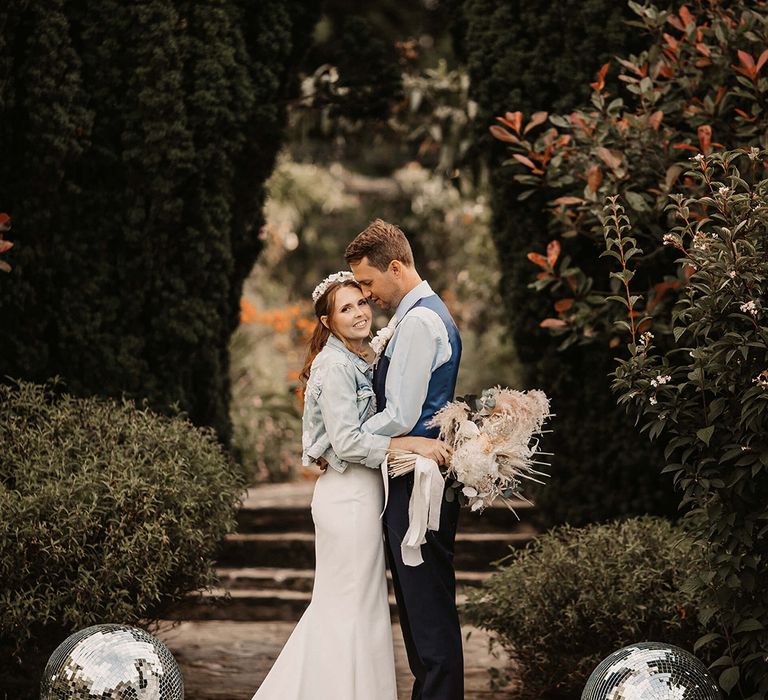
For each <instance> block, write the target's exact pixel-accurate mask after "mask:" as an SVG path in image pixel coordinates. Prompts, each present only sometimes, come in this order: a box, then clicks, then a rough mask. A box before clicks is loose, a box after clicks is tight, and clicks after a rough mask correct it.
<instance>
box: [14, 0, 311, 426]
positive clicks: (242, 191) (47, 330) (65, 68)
mask: <svg viewBox="0 0 768 700" xmlns="http://www.w3.org/2000/svg"><path fill="white" fill-rule="evenodd" d="M318 5H319V1H315V0H313V1H310V2H305V1H302V0H210V1H207V2H198V1H194V2H193V1H192V0H186V1H185V0H145V1H144V2H135V3H134V2H131V3H125V2H120V1H119V0H83V1H80V2H74V1H70V0H40V2H28V1H27V0H10V2H8V3H3V4H2V7H0V154H2V155H1V156H0V209H2V210H3V211H7V212H8V213H10V214H11V216H12V219H13V223H14V237H13V238H14V240H15V242H16V246H15V248H14V249H13V251H11V253H12V255H11V254H9V255H8V256H7V257H8V259H9V262H11V264H12V265H13V266H14V271H13V273H11V274H9V275H3V276H2V277H1V278H0V319H1V321H0V377H1V376H4V375H8V376H11V377H15V378H23V379H30V380H34V381H43V380H45V379H47V378H48V377H50V376H53V375H56V374H58V375H60V376H62V377H63V378H64V379H65V380H66V383H67V386H68V388H69V389H70V390H71V391H72V392H74V393H77V394H101V395H112V396H119V395H126V396H128V397H130V398H135V399H146V400H147V401H148V403H149V405H150V406H152V407H154V408H157V409H161V410H163V409H167V408H168V407H169V406H171V405H173V404H177V405H178V407H180V408H181V409H182V410H185V411H186V412H187V413H188V414H189V415H190V417H191V419H192V420H193V421H194V422H195V423H197V424H204V425H210V426H213V427H214V428H215V429H216V431H217V433H218V434H219V436H220V437H221V438H222V439H224V440H226V439H227V438H228V436H229V432H230V426H229V418H228V400H229V389H228V357H227V352H228V340H229V336H230V334H231V333H232V331H233V330H234V328H235V326H236V325H237V323H238V310H239V298H240V291H241V286H242V282H243V280H244V278H245V276H246V275H247V274H248V272H249V271H250V269H251V267H252V265H253V262H254V260H255V258H256V256H257V254H258V252H259V248H260V243H259V239H258V232H259V229H260V227H261V224H262V214H261V206H262V202H263V198H264V189H263V183H264V180H265V179H266V178H267V177H268V175H269V173H270V171H271V170H272V167H273V163H274V158H275V155H276V151H277V149H278V147H279V145H280V138H281V132H282V128H283V122H284V118H285V114H284V113H285V110H284V107H285V97H286V95H287V94H288V92H289V91H290V89H291V82H292V81H291V75H292V73H291V71H292V68H293V66H295V64H296V62H297V60H298V58H299V56H300V53H301V52H302V51H303V49H304V48H305V47H306V44H307V38H308V36H309V33H310V32H311V30H312V27H313V25H314V22H315V21H316V18H317V15H318V13H319V9H318Z"/></svg>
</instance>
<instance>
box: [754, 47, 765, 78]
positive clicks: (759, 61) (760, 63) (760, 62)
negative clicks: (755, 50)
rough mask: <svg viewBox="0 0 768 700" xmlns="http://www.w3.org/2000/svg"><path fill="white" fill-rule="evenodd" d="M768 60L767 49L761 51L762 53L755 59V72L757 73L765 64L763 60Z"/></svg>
mask: <svg viewBox="0 0 768 700" xmlns="http://www.w3.org/2000/svg"><path fill="white" fill-rule="evenodd" d="M766 61H768V49H766V50H765V51H763V53H761V54H760V56H759V57H758V59H757V63H756V64H755V73H756V74H757V73H759V72H760V69H761V68H762V67H763V66H764V65H765V62H766Z"/></svg>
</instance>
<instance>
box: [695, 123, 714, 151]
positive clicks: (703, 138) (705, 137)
mask: <svg viewBox="0 0 768 700" xmlns="http://www.w3.org/2000/svg"><path fill="white" fill-rule="evenodd" d="M696 131H697V133H698V136H699V144H700V145H701V152H702V153H703V154H704V155H706V154H707V153H709V150H710V148H711V146H712V127H711V126H709V124H702V125H701V126H700V127H699V128H698V129H697V130H696Z"/></svg>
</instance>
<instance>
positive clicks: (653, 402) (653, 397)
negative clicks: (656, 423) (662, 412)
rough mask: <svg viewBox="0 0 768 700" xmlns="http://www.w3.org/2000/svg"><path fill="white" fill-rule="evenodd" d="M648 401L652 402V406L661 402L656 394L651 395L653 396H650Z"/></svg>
mask: <svg viewBox="0 0 768 700" xmlns="http://www.w3.org/2000/svg"><path fill="white" fill-rule="evenodd" d="M648 403H650V404H651V406H655V405H656V404H657V403H659V402H658V401H657V400H656V397H655V396H651V398H650V399H648Z"/></svg>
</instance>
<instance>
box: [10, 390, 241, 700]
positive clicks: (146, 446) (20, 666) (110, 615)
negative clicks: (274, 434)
mask: <svg viewBox="0 0 768 700" xmlns="http://www.w3.org/2000/svg"><path fill="white" fill-rule="evenodd" d="M0 445H1V446H2V447H1V448H0V449H1V452H0V523H1V525H0V581H2V582H3V586H2V592H0V669H1V671H0V685H1V686H3V687H7V688H14V689H16V688H17V686H18V690H15V691H14V693H13V697H22V696H23V694H24V690H22V689H21V687H22V686H24V684H25V683H27V684H28V683H29V682H30V681H31V682H32V683H36V682H37V679H39V678H40V672H41V671H42V667H43V665H44V663H45V660H46V659H47V656H48V655H49V654H50V652H51V651H53V649H54V648H55V647H56V646H57V645H58V644H59V643H60V642H61V641H63V639H64V638H65V637H66V636H67V635H68V634H69V633H71V632H73V631H75V630H77V629H80V628H83V627H86V626H88V625H92V624H95V623H100V622H120V623H125V624H144V623H146V622H148V621H151V620H154V619H157V618H158V617H159V616H160V615H162V613H163V612H164V611H165V610H167V609H168V607H169V606H170V605H171V604H173V603H174V602H176V601H178V600H180V599H181V598H183V597H184V596H185V594H187V593H188V592H189V591H193V590H196V589H199V588H202V587H205V586H209V585H212V584H213V582H214V574H213V570H212V567H211V559H212V557H213V555H214V551H215V548H216V545H217V543H218V542H219V540H221V538H222V537H223V536H224V535H225V534H226V533H227V532H229V531H231V530H232V529H233V527H234V509H233V506H234V505H235V503H236V501H237V499H238V497H239V494H240V491H241V482H240V479H239V478H238V477H237V476H236V470H235V469H234V467H233V466H232V465H231V464H229V463H228V461H227V459H226V457H225V455H224V452H223V451H222V448H221V447H220V445H219V444H218V442H217V441H216V438H215V437H214V434H213V432H212V431H209V430H208V431H203V430H199V429H196V428H194V427H193V426H192V425H191V424H190V423H189V422H188V421H187V420H184V419H182V418H165V417H161V416H158V415H155V414H153V413H151V412H150V411H148V410H146V409H144V410H137V409H136V408H134V407H133V406H132V405H131V404H130V403H127V402H125V403H123V404H117V403H115V402H108V401H102V400H97V399H78V398H74V397H72V396H69V395H67V394H64V393H61V392H60V391H59V388H58V386H57V385H56V384H53V383H51V384H48V385H46V386H40V385H35V384H29V383H19V384H18V385H16V386H13V387H9V386H1V387H0ZM30 692H31V691H30Z"/></svg>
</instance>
